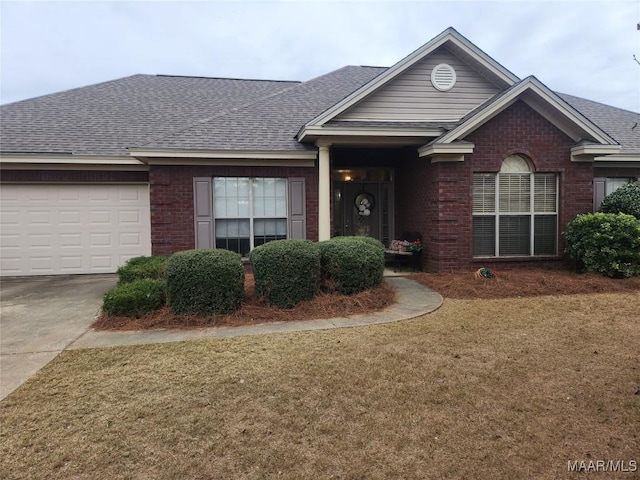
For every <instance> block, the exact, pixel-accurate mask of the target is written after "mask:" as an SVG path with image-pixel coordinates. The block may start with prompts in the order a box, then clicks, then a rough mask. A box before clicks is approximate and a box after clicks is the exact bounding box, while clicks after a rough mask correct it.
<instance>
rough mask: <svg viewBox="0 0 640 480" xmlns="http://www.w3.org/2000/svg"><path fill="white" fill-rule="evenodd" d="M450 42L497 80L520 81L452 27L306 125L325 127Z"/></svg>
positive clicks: (508, 82)
mask: <svg viewBox="0 0 640 480" xmlns="http://www.w3.org/2000/svg"><path fill="white" fill-rule="evenodd" d="M447 42H452V43H454V44H455V45H456V46H458V47H459V48H461V49H462V50H464V51H465V52H466V53H468V54H469V55H470V56H473V57H476V58H477V59H478V61H479V62H481V63H483V64H484V65H485V66H486V67H487V68H488V69H489V70H490V71H492V72H493V73H495V74H496V75H497V76H498V77H500V78H501V79H503V80H504V81H505V82H506V83H507V85H513V84H514V83H516V82H517V81H518V80H519V79H518V77H516V76H515V75H513V74H512V73H511V72H509V71H508V70H507V69H506V68H504V67H503V66H501V65H500V64H499V63H497V62H496V61H495V60H493V59H492V58H491V57H489V56H488V55H487V54H486V53H484V52H483V51H482V50H480V49H479V48H478V47H476V46H475V45H474V44H473V43H471V42H470V41H469V40H467V39H466V38H465V37H463V36H462V35H461V34H460V33H458V32H457V31H456V30H455V29H453V28H451V27H450V28H448V29H446V30H445V31H444V32H442V33H441V34H440V35H438V36H437V37H435V38H433V39H432V40H430V41H429V42H427V43H426V44H425V45H423V46H422V47H420V48H419V49H418V50H416V51H415V52H413V53H411V54H409V55H408V56H406V57H405V58H403V59H402V60H400V61H399V62H398V63H396V64H395V65H393V66H392V67H390V68H388V69H387V70H385V71H384V72H382V73H381V74H380V75H378V76H377V77H375V78H374V79H373V80H371V81H370V82H369V83H367V84H365V85H363V86H362V87H360V88H359V89H358V90H356V91H355V92H353V93H352V94H351V95H349V96H347V97H345V98H344V99H343V100H342V101H340V102H338V103H336V104H335V105H334V106H333V107H331V108H329V109H328V110H325V111H324V112H323V113H321V114H320V115H318V116H317V117H315V118H314V119H313V120H311V121H310V122H308V123H307V125H323V124H325V123H326V122H328V121H329V120H331V119H332V118H334V117H335V116H336V115H339V114H340V113H342V112H344V111H345V110H347V109H348V108H349V107H351V106H353V105H354V104H356V103H358V102H359V101H360V100H362V99H363V98H365V97H367V96H368V95H370V94H371V93H373V92H374V91H375V90H377V89H378V88H380V87H381V86H383V85H384V84H385V83H387V82H388V81H390V80H391V79H393V78H394V77H396V76H398V75H400V74H401V73H402V72H404V71H405V70H407V69H408V68H410V67H412V66H413V65H415V64H416V63H417V62H419V61H420V60H422V59H423V58H424V57H426V56H427V55H429V54H430V53H432V52H433V51H434V50H436V49H437V48H439V47H441V46H442V45H444V44H445V43H447Z"/></svg>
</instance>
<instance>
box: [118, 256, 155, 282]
mask: <svg viewBox="0 0 640 480" xmlns="http://www.w3.org/2000/svg"><path fill="white" fill-rule="evenodd" d="M166 267H167V257H161V256H156V257H147V256H141V257H133V258H131V259H129V260H128V261H127V263H125V264H124V265H122V266H121V267H120V268H118V272H117V273H118V285H124V284H125V283H130V282H133V281H135V280H142V279H145V278H147V279H153V280H164V272H165V269H166Z"/></svg>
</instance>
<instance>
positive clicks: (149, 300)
mask: <svg viewBox="0 0 640 480" xmlns="http://www.w3.org/2000/svg"><path fill="white" fill-rule="evenodd" d="M164 304H165V284H164V281H163V280H152V279H143V280H135V281H133V282H129V283H125V284H124V285H119V286H117V287H114V288H112V289H111V290H109V291H108V292H107V293H105V294H104V297H103V303H102V310H103V311H104V312H105V313H107V314H109V315H117V316H121V317H135V318H140V317H143V316H145V315H146V314H148V313H150V312H153V311H154V310H159V309H160V308H162V307H163V306H164Z"/></svg>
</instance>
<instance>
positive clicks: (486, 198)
mask: <svg viewBox="0 0 640 480" xmlns="http://www.w3.org/2000/svg"><path fill="white" fill-rule="evenodd" d="M495 211H496V175H495V174H494V173H476V174H474V175H473V213H494V212H495Z"/></svg>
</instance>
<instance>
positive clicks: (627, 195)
mask: <svg viewBox="0 0 640 480" xmlns="http://www.w3.org/2000/svg"><path fill="white" fill-rule="evenodd" d="M599 210H600V212H602V213H626V214H627V215H633V216H634V217H636V218H637V219H639V220H640V182H633V183H627V184H626V185H623V186H621V187H620V188H618V189H617V190H616V191H615V192H613V193H611V194H609V195H607V196H606V197H605V199H604V200H603V201H602V205H600V209H599Z"/></svg>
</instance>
